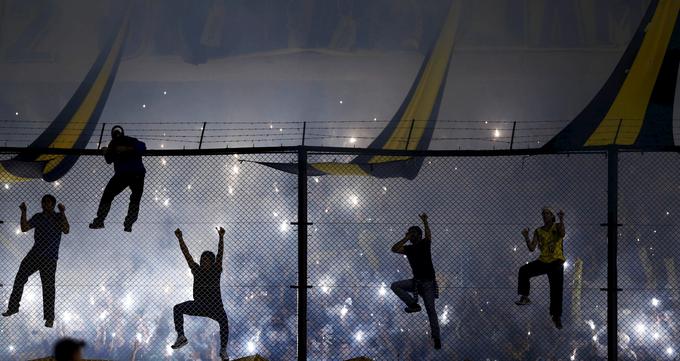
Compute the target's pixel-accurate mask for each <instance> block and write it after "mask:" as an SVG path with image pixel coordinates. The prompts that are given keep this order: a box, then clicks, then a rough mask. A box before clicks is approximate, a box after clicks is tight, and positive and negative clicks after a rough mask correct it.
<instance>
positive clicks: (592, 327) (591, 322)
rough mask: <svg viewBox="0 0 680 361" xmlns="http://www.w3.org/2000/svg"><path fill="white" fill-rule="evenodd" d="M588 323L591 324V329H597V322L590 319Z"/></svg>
mask: <svg viewBox="0 0 680 361" xmlns="http://www.w3.org/2000/svg"><path fill="white" fill-rule="evenodd" d="M586 323H587V324H588V326H590V329H591V330H595V322H593V320H588V321H586Z"/></svg>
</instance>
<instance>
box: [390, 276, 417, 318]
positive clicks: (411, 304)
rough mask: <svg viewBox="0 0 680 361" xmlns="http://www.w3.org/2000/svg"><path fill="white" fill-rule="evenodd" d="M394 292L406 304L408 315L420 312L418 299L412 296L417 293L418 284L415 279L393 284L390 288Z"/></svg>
mask: <svg viewBox="0 0 680 361" xmlns="http://www.w3.org/2000/svg"><path fill="white" fill-rule="evenodd" d="M390 288H391V289H392V292H394V294H396V295H397V297H399V298H400V299H401V300H402V301H403V302H404V303H405V304H406V309H405V311H406V312H407V313H411V312H418V311H420V306H419V305H418V299H417V298H415V297H413V296H412V293H413V292H416V282H415V280H413V279H409V280H401V281H396V282H393V283H392V285H391V286H390Z"/></svg>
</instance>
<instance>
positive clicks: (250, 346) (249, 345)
mask: <svg viewBox="0 0 680 361" xmlns="http://www.w3.org/2000/svg"><path fill="white" fill-rule="evenodd" d="M246 349H247V350H248V353H253V352H255V342H253V341H248V342H247V343H246Z"/></svg>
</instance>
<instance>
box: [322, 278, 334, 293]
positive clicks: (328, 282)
mask: <svg viewBox="0 0 680 361" xmlns="http://www.w3.org/2000/svg"><path fill="white" fill-rule="evenodd" d="M334 283H335V282H334V281H333V279H331V278H325V279H323V280H321V281H319V285H320V286H321V292H323V293H325V294H330V293H331V286H332V285H333V284H334Z"/></svg>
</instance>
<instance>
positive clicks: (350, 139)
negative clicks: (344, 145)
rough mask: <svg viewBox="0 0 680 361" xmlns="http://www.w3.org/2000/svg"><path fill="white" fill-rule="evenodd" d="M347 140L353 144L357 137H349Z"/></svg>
mask: <svg viewBox="0 0 680 361" xmlns="http://www.w3.org/2000/svg"><path fill="white" fill-rule="evenodd" d="M349 142H350V143H352V144H354V143H356V142H357V138H354V137H352V138H349Z"/></svg>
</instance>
